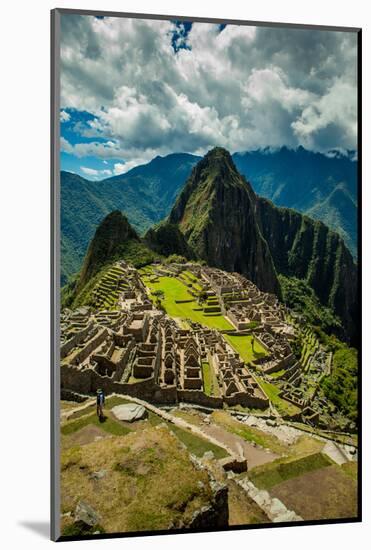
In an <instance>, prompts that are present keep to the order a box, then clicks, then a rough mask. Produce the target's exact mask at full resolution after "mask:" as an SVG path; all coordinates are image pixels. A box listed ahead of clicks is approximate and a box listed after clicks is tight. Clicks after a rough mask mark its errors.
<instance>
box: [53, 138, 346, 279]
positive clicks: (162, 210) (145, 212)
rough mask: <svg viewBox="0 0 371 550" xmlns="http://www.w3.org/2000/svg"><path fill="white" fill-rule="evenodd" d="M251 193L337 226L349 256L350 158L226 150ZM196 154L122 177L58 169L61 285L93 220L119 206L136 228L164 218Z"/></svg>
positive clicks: (158, 161)
mask: <svg viewBox="0 0 371 550" xmlns="http://www.w3.org/2000/svg"><path fill="white" fill-rule="evenodd" d="M232 158H233V161H234V163H235V164H236V167H237V169H238V171H239V172H240V173H241V174H243V175H245V177H246V178H247V179H248V180H249V182H250V183H251V186H252V188H253V190H254V191H255V192H256V193H258V194H259V195H261V196H264V197H266V198H268V199H270V200H272V201H273V203H274V204H277V205H279V206H287V207H290V208H295V209H297V210H299V211H301V212H304V213H307V214H308V215H309V216H311V217H313V218H315V219H320V220H322V221H324V222H325V223H326V224H327V225H328V226H329V227H331V228H332V229H334V230H336V231H338V232H339V233H340V235H341V236H342V237H343V238H344V241H345V243H346V244H347V246H348V248H349V249H350V250H351V252H352V253H353V254H355V253H356V242H357V162H356V161H352V160H351V158H350V156H346V155H341V154H339V153H335V152H334V153H333V154H331V156H326V155H324V154H321V153H313V152H311V151H307V150H305V149H303V148H298V149H296V150H290V149H287V148H286V147H283V148H281V149H278V150H274V151H272V150H258V151H251V152H247V153H235V154H234V155H232ZM200 159H201V157H198V156H195V155H190V154H187V153H174V154H171V155H167V156H165V157H156V158H154V159H153V160H152V161H150V162H149V163H148V164H145V165H141V166H137V167H135V168H133V169H132V170H130V171H129V172H127V173H125V174H121V175H119V176H113V177H110V178H107V179H105V180H101V181H89V180H87V179H85V178H83V177H81V176H78V175H77V174H72V173H70V172H63V171H62V172H61V255H62V261H61V272H62V274H61V275H62V276H61V282H62V285H63V284H65V283H66V282H67V279H68V277H69V276H70V275H72V274H73V273H76V272H77V271H79V270H80V268H81V265H82V261H83V258H84V255H85V253H86V251H87V247H88V244H89V242H90V240H91V239H92V237H93V235H94V232H95V230H96V228H97V226H98V224H99V223H100V222H101V221H102V220H103V218H104V217H105V216H106V215H107V214H109V213H110V212H112V211H113V210H120V211H122V212H123V213H124V214H125V215H126V216H127V218H128V220H129V222H130V224H131V225H133V227H134V228H135V229H136V231H137V232H139V233H142V234H143V233H144V232H145V231H146V230H147V229H148V228H150V227H151V226H153V225H154V224H156V223H158V222H160V220H162V219H164V218H165V217H166V216H167V215H168V214H169V212H170V210H171V208H172V206H173V204H174V202H175V200H176V198H177V196H178V195H179V193H180V191H181V189H182V188H183V186H184V183H185V181H186V180H187V178H188V177H189V175H190V173H191V170H192V168H193V167H194V166H195V164H196V163H197V162H198V161H199V160H200Z"/></svg>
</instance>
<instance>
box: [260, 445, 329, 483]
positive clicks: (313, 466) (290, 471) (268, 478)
mask: <svg viewBox="0 0 371 550" xmlns="http://www.w3.org/2000/svg"><path fill="white" fill-rule="evenodd" d="M332 464H333V462H332V461H331V459H330V458H328V457H327V456H326V455H323V454H321V453H316V454H312V455H309V456H305V457H303V458H300V459H298V460H293V461H291V462H284V463H277V462H271V463H269V464H267V465H265V464H264V465H263V466H262V467H257V468H254V469H253V470H252V471H251V472H250V474H249V478H250V479H251V481H252V482H253V483H254V484H255V485H256V486H257V487H259V489H270V488H271V487H274V486H275V485H278V484H279V483H282V482H283V481H286V480H288V479H291V478H293V477H298V476H300V475H303V474H306V473H307V472H312V471H314V470H318V469H320V468H325V467H326V466H331V465H332Z"/></svg>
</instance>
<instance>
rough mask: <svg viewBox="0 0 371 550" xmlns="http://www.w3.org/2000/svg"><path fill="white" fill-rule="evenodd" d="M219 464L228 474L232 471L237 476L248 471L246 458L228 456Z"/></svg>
mask: <svg viewBox="0 0 371 550" xmlns="http://www.w3.org/2000/svg"><path fill="white" fill-rule="evenodd" d="M219 462H220V464H221V466H222V467H223V469H224V470H225V471H226V472H228V471H232V472H235V473H236V474H240V473H241V472H246V471H247V460H246V458H242V457H231V456H227V457H225V458H222V459H221V460H220V461H219Z"/></svg>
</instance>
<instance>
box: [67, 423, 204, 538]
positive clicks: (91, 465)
mask: <svg viewBox="0 0 371 550" xmlns="http://www.w3.org/2000/svg"><path fill="white" fill-rule="evenodd" d="M61 461H62V464H64V468H63V469H62V473H61V508H62V511H63V512H70V511H71V512H73V511H74V510H75V507H76V504H77V503H78V502H79V501H80V500H83V501H85V502H87V503H88V504H89V505H90V506H91V507H92V508H93V510H95V511H96V512H97V514H99V517H100V520H99V524H100V525H101V526H102V528H103V529H104V530H105V531H106V532H111V533H114V532H132V531H139V530H148V529H168V527H169V525H170V524H171V523H173V524H175V525H179V524H180V521H182V522H184V523H183V524H186V525H187V524H188V523H189V522H190V521H191V518H192V516H193V514H194V512H195V511H196V510H199V509H200V508H202V507H203V506H207V505H209V504H210V500H211V496H212V492H211V487H210V482H209V478H208V474H207V471H205V470H200V469H197V468H195V466H194V465H193V463H192V461H191V460H190V459H189V454H188V452H186V450H185V449H183V448H182V447H181V446H180V445H179V442H178V441H177V439H176V438H175V437H174V436H173V435H172V434H171V433H170V432H169V430H168V429H167V428H166V427H163V428H159V427H157V428H153V427H149V429H145V430H142V431H137V432H132V433H130V434H128V435H127V436H125V437H112V438H108V439H104V440H100V441H96V442H93V443H89V444H87V445H83V446H81V447H80V448H79V449H78V453H76V448H71V449H67V450H65V451H63V452H62V456H61ZM102 470H104V471H105V472H107V475H104V476H103V477H102V478H101V479H99V480H96V481H93V480H92V479H91V473H92V472H95V471H102ZM71 523H73V518H71V517H70V516H67V517H63V516H62V525H61V529H62V530H64V529H65V528H66V527H67V526H68V525H70V524H71Z"/></svg>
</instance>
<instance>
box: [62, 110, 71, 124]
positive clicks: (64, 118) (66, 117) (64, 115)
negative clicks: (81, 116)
mask: <svg viewBox="0 0 371 550" xmlns="http://www.w3.org/2000/svg"><path fill="white" fill-rule="evenodd" d="M59 118H60V121H61V122H68V121H69V120H70V118H71V115H70V114H69V113H67V111H61V112H60V115H59Z"/></svg>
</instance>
